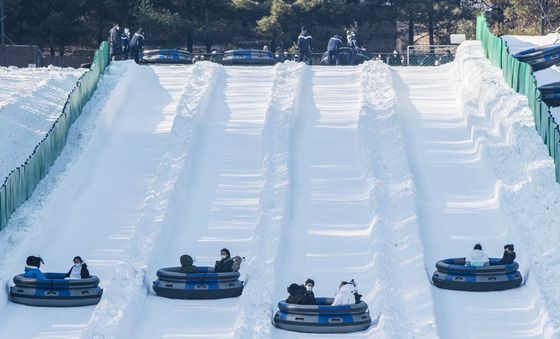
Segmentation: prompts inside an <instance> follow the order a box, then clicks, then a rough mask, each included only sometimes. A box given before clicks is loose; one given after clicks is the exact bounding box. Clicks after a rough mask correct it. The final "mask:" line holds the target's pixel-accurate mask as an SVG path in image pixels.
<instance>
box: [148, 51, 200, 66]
mask: <svg viewBox="0 0 560 339" xmlns="http://www.w3.org/2000/svg"><path fill="white" fill-rule="evenodd" d="M142 62H144V63H151V64H155V63H159V64H192V58H191V53H190V52H189V51H186V50H181V49H150V50H146V51H144V53H143V56H142Z"/></svg>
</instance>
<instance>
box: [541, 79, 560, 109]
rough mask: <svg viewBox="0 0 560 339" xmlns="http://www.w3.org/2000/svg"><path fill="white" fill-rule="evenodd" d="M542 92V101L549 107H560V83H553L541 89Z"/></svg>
mask: <svg viewBox="0 0 560 339" xmlns="http://www.w3.org/2000/svg"><path fill="white" fill-rule="evenodd" d="M539 91H540V92H541V100H542V101H544V102H545V103H546V104H547V105H548V106H551V107H556V106H560V82H553V83H551V84H547V85H543V86H541V87H539Z"/></svg>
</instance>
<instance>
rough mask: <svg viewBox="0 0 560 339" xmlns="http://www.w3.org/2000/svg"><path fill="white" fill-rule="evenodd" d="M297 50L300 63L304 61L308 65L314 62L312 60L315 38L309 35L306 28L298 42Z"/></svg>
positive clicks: (302, 30)
mask: <svg viewBox="0 0 560 339" xmlns="http://www.w3.org/2000/svg"><path fill="white" fill-rule="evenodd" d="M297 48H298V52H299V61H300V62H301V61H303V62H305V63H306V64H308V65H311V64H312V63H313V62H312V60H311V51H312V50H313V38H312V37H311V35H310V34H308V33H307V29H306V28H305V27H302V28H301V33H300V35H299V37H298V40H297Z"/></svg>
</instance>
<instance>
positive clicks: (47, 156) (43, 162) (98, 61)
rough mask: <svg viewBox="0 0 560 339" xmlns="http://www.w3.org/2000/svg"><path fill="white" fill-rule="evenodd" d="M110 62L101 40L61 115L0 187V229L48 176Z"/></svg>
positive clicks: (107, 50) (106, 45)
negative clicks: (88, 67) (72, 127)
mask: <svg viewBox="0 0 560 339" xmlns="http://www.w3.org/2000/svg"><path fill="white" fill-rule="evenodd" d="M108 64H109V44H108V42H106V41H104V42H102V43H101V45H100V46H99V49H97V51H95V55H94V58H93V62H92V63H91V68H90V69H89V70H88V71H87V72H85V73H84V74H83V75H82V76H81V77H80V79H78V81H77V83H76V86H74V88H73V89H72V91H71V92H70V94H68V99H66V103H65V104H64V108H63V109H62V114H61V115H60V116H59V117H58V119H57V120H56V121H55V122H54V124H53V125H52V127H51V129H50V130H49V132H48V133H47V135H46V136H45V137H44V138H43V140H41V142H40V143H39V144H37V146H36V147H35V149H34V150H33V153H31V155H30V156H29V158H27V160H26V161H25V163H23V164H22V165H20V166H18V167H17V168H15V169H14V170H12V171H11V172H10V174H8V176H7V177H6V179H5V180H4V183H3V184H2V186H0V229H3V228H4V227H5V226H6V224H7V223H8V220H9V219H10V216H11V215H12V213H13V212H14V211H15V210H16V209H17V208H18V207H19V206H21V204H23V203H24V202H25V201H26V200H27V199H29V197H31V194H32V193H33V191H34V190H35V188H36V187H37V185H38V184H39V182H40V181H41V179H43V178H44V177H45V175H47V173H48V171H49V169H50V167H51V166H52V165H53V164H54V162H55V160H56V158H57V157H58V156H59V155H60V153H61V152H62V149H63V148H64V145H65V144H66V139H67V137H68V131H69V130H70V126H72V124H73V123H74V121H76V119H77V118H78V116H79V115H80V113H81V112H82V108H83V107H84V106H85V104H86V103H87V102H88V101H89V99H90V98H91V97H92V95H93V92H94V91H95V89H96V88H97V83H98V81H99V77H100V76H101V74H103V72H104V71H105V68H106V67H107V65H108Z"/></svg>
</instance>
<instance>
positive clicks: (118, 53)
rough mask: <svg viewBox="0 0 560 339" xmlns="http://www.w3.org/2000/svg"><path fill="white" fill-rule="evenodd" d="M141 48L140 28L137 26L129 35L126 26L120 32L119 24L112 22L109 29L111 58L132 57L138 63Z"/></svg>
mask: <svg viewBox="0 0 560 339" xmlns="http://www.w3.org/2000/svg"><path fill="white" fill-rule="evenodd" d="M143 49H144V31H142V28H139V29H138V30H137V31H136V32H135V33H134V34H133V35H132V37H131V35H130V30H129V29H128V28H126V27H125V28H124V30H123V32H121V31H120V27H119V24H117V23H113V27H112V28H111V30H110V31H109V50H110V54H111V60H121V59H122V60H127V59H134V61H136V63H139V62H140V59H141V55H142V51H143Z"/></svg>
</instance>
